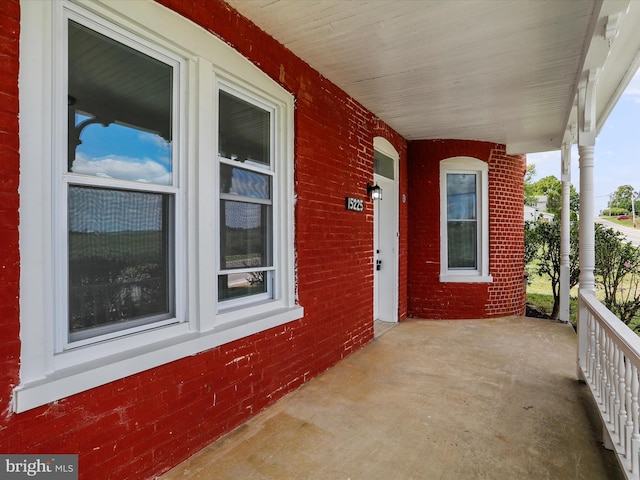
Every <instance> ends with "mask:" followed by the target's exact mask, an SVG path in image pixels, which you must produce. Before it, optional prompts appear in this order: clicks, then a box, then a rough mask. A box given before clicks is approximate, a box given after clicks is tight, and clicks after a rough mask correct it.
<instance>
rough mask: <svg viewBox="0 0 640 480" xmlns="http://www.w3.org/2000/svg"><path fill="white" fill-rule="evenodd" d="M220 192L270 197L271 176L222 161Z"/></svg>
mask: <svg viewBox="0 0 640 480" xmlns="http://www.w3.org/2000/svg"><path fill="white" fill-rule="evenodd" d="M220 193H231V194H234V195H241V196H244V197H253V198H265V199H266V198H270V197H271V177H270V176H269V175H262V174H260V173H256V172H252V171H250V170H246V169H244V168H237V167H232V166H231V165H227V164H225V163H222V164H220Z"/></svg>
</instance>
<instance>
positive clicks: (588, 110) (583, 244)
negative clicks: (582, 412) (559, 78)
mask: <svg viewBox="0 0 640 480" xmlns="http://www.w3.org/2000/svg"><path fill="white" fill-rule="evenodd" d="M597 82H598V69H595V70H589V71H588V72H586V75H585V78H584V80H583V82H582V83H581V85H580V88H579V89H578V153H579V156H580V291H581V292H593V293H595V290H596V287H595V277H594V269H595V263H596V255H595V225H594V218H595V209H594V195H593V167H594V164H595V144H596V85H597ZM586 321H587V311H586V308H585V307H584V306H583V305H581V304H580V305H579V307H578V376H579V377H580V378H582V374H581V367H582V368H584V367H585V365H586V354H587V340H588V339H587V328H586Z"/></svg>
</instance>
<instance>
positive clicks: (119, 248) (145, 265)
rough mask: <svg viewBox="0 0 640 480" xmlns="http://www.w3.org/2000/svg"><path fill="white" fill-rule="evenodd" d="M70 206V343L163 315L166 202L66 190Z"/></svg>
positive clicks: (166, 304) (167, 294)
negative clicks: (98, 332) (97, 332)
mask: <svg viewBox="0 0 640 480" xmlns="http://www.w3.org/2000/svg"><path fill="white" fill-rule="evenodd" d="M68 203H69V228H68V230H69V231H68V242H69V247H68V248H69V252H68V253H69V260H68V261H69V333H70V339H71V340H72V341H73V340H79V339H82V338H87V337H90V336H94V335H95V334H96V330H97V329H100V333H105V332H111V331H118V330H123V329H125V328H129V327H132V326H137V325H142V324H146V323H151V322H153V321H157V320H158V319H160V318H162V317H168V316H169V315H170V313H171V309H172V306H171V303H172V302H171V300H170V299H171V298H172V294H171V290H172V286H171V280H170V278H171V275H170V272H171V270H172V267H171V256H170V254H169V249H168V245H169V243H170V228H169V220H168V219H169V209H170V208H169V204H170V196H168V195H164V194H158V193H143V192H129V191H119V190H107V189H99V188H88V187H76V186H70V187H69V193H68Z"/></svg>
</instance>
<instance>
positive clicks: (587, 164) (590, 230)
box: [578, 145, 596, 292]
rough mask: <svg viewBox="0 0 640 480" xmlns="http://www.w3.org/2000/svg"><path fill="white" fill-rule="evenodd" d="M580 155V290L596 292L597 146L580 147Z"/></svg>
mask: <svg viewBox="0 0 640 480" xmlns="http://www.w3.org/2000/svg"><path fill="white" fill-rule="evenodd" d="M578 152H579V153H580V289H582V290H583V291H590V292H595V290H596V286H595V277H594V273H593V271H594V269H595V265H596V255H595V222H594V219H595V210H594V195H593V167H594V164H595V146H594V145H578Z"/></svg>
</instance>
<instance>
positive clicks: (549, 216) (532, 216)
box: [524, 205, 554, 222]
mask: <svg viewBox="0 0 640 480" xmlns="http://www.w3.org/2000/svg"><path fill="white" fill-rule="evenodd" d="M553 217H554V215H553V213H549V212H541V211H540V210H538V209H537V208H535V207H530V206H528V205H525V206H524V221H525V222H533V221H536V220H540V221H545V222H550V221H552V220H553Z"/></svg>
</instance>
